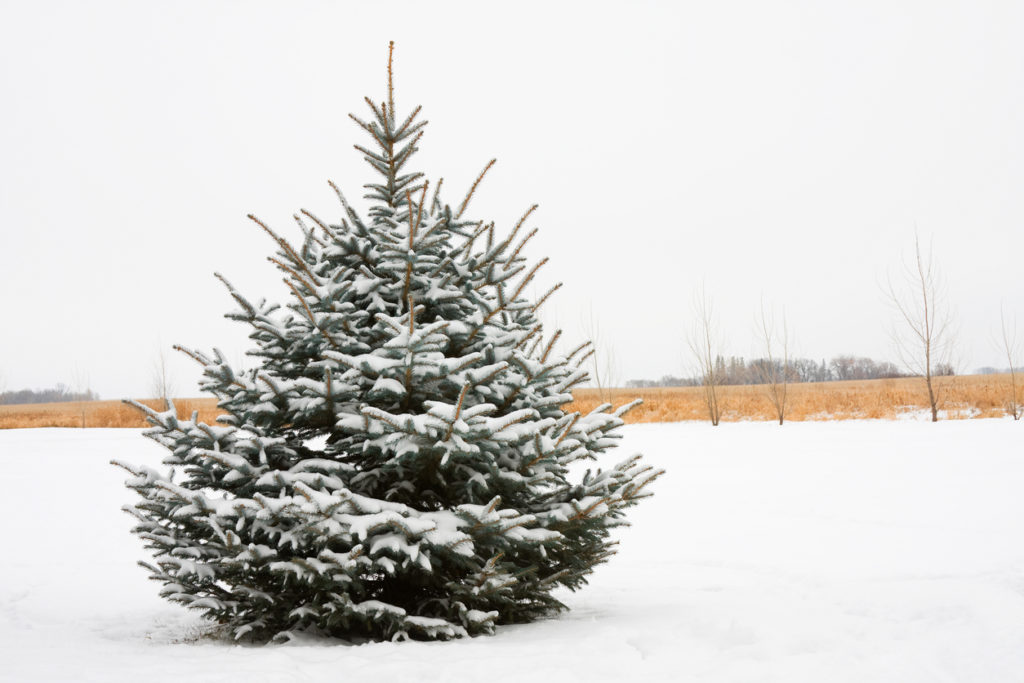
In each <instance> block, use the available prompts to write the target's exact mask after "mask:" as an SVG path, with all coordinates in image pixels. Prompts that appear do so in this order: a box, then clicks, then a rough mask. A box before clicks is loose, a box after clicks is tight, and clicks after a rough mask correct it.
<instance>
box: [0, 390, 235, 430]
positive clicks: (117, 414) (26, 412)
mask: <svg viewBox="0 0 1024 683" xmlns="http://www.w3.org/2000/svg"><path fill="white" fill-rule="evenodd" d="M142 403H145V404H146V405H148V406H150V407H151V408H155V409H157V410H160V409H162V408H163V401H161V400H159V399H146V400H143V401H142ZM174 405H175V407H176V408H177V409H178V414H179V415H182V416H184V417H185V418H188V417H189V416H191V414H192V411H193V410H198V411H199V419H200V420H202V421H203V422H213V421H215V420H216V419H217V415H219V414H221V412H222V411H220V410H218V408H217V400H216V399H213V398H188V399H175V401H174ZM148 426H149V425H148V424H147V423H146V419H145V417H144V416H143V415H142V413H140V412H139V411H138V410H137V409H136V408H134V407H132V406H129V405H125V404H124V403H121V402H120V401H81V402H68V403H35V404H29V405H14V406H0V429H19V428H29V427H148Z"/></svg>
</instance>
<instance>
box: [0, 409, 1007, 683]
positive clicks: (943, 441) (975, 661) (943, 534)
mask: <svg viewBox="0 0 1024 683" xmlns="http://www.w3.org/2000/svg"><path fill="white" fill-rule="evenodd" d="M625 434H626V438H625V442H624V445H623V448H622V449H621V450H620V452H619V453H618V454H616V456H619V455H621V456H622V457H625V456H626V455H627V454H629V453H632V452H635V451H641V452H644V453H645V454H646V455H647V456H648V458H649V459H650V462H652V463H654V464H656V465H658V466H661V467H664V468H666V469H667V470H668V473H667V474H666V476H665V477H664V478H662V479H661V480H660V481H659V482H657V484H656V485H655V489H654V490H655V493H656V495H655V497H654V498H652V499H650V500H648V501H646V504H645V505H642V506H640V508H638V509H637V510H636V511H635V513H634V515H633V518H632V519H633V521H634V522H635V526H634V527H633V528H631V529H629V530H626V531H624V532H623V533H622V546H621V553H620V554H619V556H617V557H616V558H613V559H612V561H611V562H610V563H609V564H607V565H605V566H603V567H601V568H600V569H599V570H598V572H597V573H596V574H595V576H594V577H593V580H592V582H591V585H590V586H589V587H588V588H587V589H585V590H584V591H582V592H580V593H577V594H572V595H569V596H568V597H567V598H566V601H567V602H568V604H569V605H571V606H572V611H571V612H569V613H567V614H565V615H563V616H561V617H559V618H556V619H551V620H547V621H543V622H540V623H536V624H531V625H525V626H515V627H505V628H502V629H500V630H499V633H498V635H497V636H494V637H489V638H486V637H485V638H476V639H469V640H463V641H456V642H451V643H415V642H407V643H397V644H395V643H383V644H373V645H364V646H358V647H352V646H345V645H339V644H337V643H334V642H323V641H314V642H301V643H294V642H293V643H290V644H287V645H272V646H266V647H253V646H236V645H230V644H224V643H221V642H214V641H211V640H209V639H203V638H202V637H201V636H202V634H203V632H204V625H203V623H202V622H201V621H200V620H199V619H198V618H197V617H196V616H194V615H193V614H191V613H188V612H186V611H185V610H183V609H182V608H180V607H177V606H174V605H170V604H166V603H164V602H163V601H162V600H160V599H159V598H157V597H156V591H157V585H156V584H154V583H152V582H149V581H147V580H146V579H145V572H144V571H143V570H142V569H140V568H138V567H137V566H135V560H136V559H139V558H142V557H143V551H142V549H141V546H140V544H139V542H138V541H137V540H136V539H135V538H134V537H132V536H131V535H130V534H129V533H128V529H129V527H130V526H131V519H130V518H129V517H128V516H127V515H125V514H123V513H122V512H120V511H119V507H120V506H121V504H123V503H124V502H127V501H129V500H131V495H132V494H131V493H130V492H129V491H128V490H126V489H125V488H123V486H122V484H121V482H122V480H123V479H124V473H123V472H122V471H120V470H118V469H115V468H113V467H111V466H109V465H107V461H108V460H109V459H110V458H112V457H117V458H124V459H128V460H133V461H136V462H148V463H156V462H157V461H158V459H159V457H160V455H161V449H160V448H159V447H157V446H156V445H154V444H152V443H150V442H149V441H148V440H145V439H143V438H142V437H141V436H140V434H139V432H138V431H137V430H58V429H40V430H13V431H0V543H2V545H0V548H2V552H0V680H3V681H36V680H62V681H64V680H66V681H133V682H134V681H141V680H146V681H172V680H173V681H179V682H180V681H184V680H194V681H236V680H237V681H251V682H257V681H321V680H324V681H326V680H347V681H353V680H381V681H389V682H391V681H435V680H437V681H456V680H457V681H488V682H489V683H495V682H497V681H522V680H525V679H527V678H529V679H530V680H536V681H547V680H553V681H566V682H567V681H605V680H615V681H626V680H641V681H668V680H672V681H688V680H695V681H696V680H699V681H743V682H749V681H785V682H787V683H792V682H794V681H813V682H815V683H819V682H822V681H828V682H829V683H836V682H839V681H851V682H857V683H863V682H866V681H871V682H873V683H874V682H878V681H895V682H899V683H912V682H914V681H979V682H984V683H1001V682H1003V681H1021V680H1024V424H1021V423H1014V422H1012V421H1006V420H963V421H951V422H941V423H939V424H929V423H921V422H907V421H904V422H885V421H864V422H856V421H851V422H817V423H815V422H807V423H794V424H787V425H785V426H784V427H781V428H780V427H778V426H777V425H773V424H767V423H739V424H723V425H722V426H720V427H717V428H711V427H710V426H708V425H705V424H700V423H679V424H652V425H636V426H630V427H627V428H626V429H625Z"/></svg>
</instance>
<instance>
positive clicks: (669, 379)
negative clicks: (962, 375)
mask: <svg viewBox="0 0 1024 683" xmlns="http://www.w3.org/2000/svg"><path fill="white" fill-rule="evenodd" d="M771 365H772V364H771V362H769V360H768V359H767V358H755V359H753V360H750V361H747V360H746V359H744V358H743V357H742V356H729V357H728V358H726V357H724V356H718V357H717V358H715V377H716V381H717V383H718V384H763V383H764V382H765V381H766V378H769V377H772V376H773V373H772V370H771ZM788 366H789V367H788V369H786V370H787V371H786V379H787V380H788V381H789V382H793V383H797V382H840V381H844V380H856V379H887V378H892V377H907V376H908V374H907V373H905V372H903V371H902V370H900V368H899V367H898V366H896V365H895V364H893V363H890V362H888V361H876V360H872V359H871V358H864V357H860V356H836V357H835V358H833V359H832V360H830V361H825V360H821V361H814V360H810V359H809V358H794V359H792V360H790V361H789V363H788ZM775 368H776V369H775V373H774V376H775V377H780V378H781V377H782V373H783V369H784V366H783V363H782V362H781V361H778V360H776V361H775ZM935 374H937V375H953V374H956V373H955V372H954V371H953V367H952V366H950V365H942V366H939V367H938V368H936V371H935ZM701 384H702V382H701V378H700V377H673V376H669V375H666V376H665V377H662V378H661V379H659V380H647V379H631V380H629V381H628V382H626V386H627V387H630V388H638V387H693V386H700V385H701Z"/></svg>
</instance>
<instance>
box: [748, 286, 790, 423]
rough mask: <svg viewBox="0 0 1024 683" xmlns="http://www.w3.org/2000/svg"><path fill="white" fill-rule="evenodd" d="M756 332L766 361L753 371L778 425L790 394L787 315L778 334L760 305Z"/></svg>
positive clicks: (771, 318)
mask: <svg viewBox="0 0 1024 683" xmlns="http://www.w3.org/2000/svg"><path fill="white" fill-rule="evenodd" d="M757 328H758V333H759V336H760V338H761V339H760V340H761V344H762V349H763V351H764V356H765V357H764V359H763V360H762V362H760V363H755V364H754V368H755V369H756V371H757V374H758V376H759V378H760V379H761V383H762V384H763V385H764V388H765V394H766V395H767V396H768V400H769V401H770V402H771V404H772V408H773V409H774V412H775V416H776V417H777V418H778V420H779V424H780V425H781V424H782V423H783V422H784V421H785V419H786V399H787V396H788V393H789V326H788V325H787V324H786V315H785V313H783V315H782V329H781V331H779V330H777V328H776V324H775V318H774V317H773V316H769V315H768V314H767V313H766V312H765V309H764V302H763V301H762V302H761V317H760V320H758V321H757Z"/></svg>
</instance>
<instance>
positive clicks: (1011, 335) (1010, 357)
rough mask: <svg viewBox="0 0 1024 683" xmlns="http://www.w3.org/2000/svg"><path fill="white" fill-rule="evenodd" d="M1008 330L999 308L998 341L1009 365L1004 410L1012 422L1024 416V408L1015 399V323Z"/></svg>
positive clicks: (1016, 349) (1016, 350)
mask: <svg viewBox="0 0 1024 683" xmlns="http://www.w3.org/2000/svg"><path fill="white" fill-rule="evenodd" d="M1013 322H1014V324H1013V327H1012V329H1010V330H1007V328H1006V315H1005V313H1004V312H1003V307H1002V306H1000V307H999V331H1000V335H999V341H1000V342H1001V343H1000V346H1001V347H1002V351H1003V353H1005V354H1006V362H1007V363H1009V365H1010V398H1009V400H1008V401H1007V404H1006V410H1007V412H1008V413H1010V415H1013V419H1014V420H1019V419H1020V418H1021V415H1022V414H1024V407H1022V406H1021V402H1020V400H1019V399H1018V398H1017V366H1018V365H1019V364H1020V360H1019V359H1020V347H1019V346H1018V344H1017V324H1016V323H1017V321H1016V319H1015V320H1014V321H1013Z"/></svg>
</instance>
